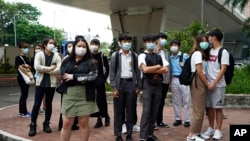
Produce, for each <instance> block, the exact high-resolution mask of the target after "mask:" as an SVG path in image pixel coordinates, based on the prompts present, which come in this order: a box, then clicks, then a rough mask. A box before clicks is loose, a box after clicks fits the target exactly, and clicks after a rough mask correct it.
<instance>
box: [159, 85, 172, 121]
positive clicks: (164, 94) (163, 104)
mask: <svg viewBox="0 0 250 141" xmlns="http://www.w3.org/2000/svg"><path fill="white" fill-rule="evenodd" d="M161 86H162V91H161V94H162V95H161V96H162V97H161V101H160V106H159V111H158V114H157V119H156V121H157V124H160V123H162V122H163V110H164V106H165V99H166V97H167V92H168V87H169V84H164V83H162V84H161Z"/></svg>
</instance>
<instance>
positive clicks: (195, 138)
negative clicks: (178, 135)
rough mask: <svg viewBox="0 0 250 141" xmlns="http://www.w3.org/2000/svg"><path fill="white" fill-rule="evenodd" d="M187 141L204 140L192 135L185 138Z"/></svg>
mask: <svg viewBox="0 0 250 141" xmlns="http://www.w3.org/2000/svg"><path fill="white" fill-rule="evenodd" d="M187 141H205V140H204V139H202V138H200V137H198V136H197V135H193V136H192V137H189V136H187Z"/></svg>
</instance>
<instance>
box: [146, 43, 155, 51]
mask: <svg viewBox="0 0 250 141" xmlns="http://www.w3.org/2000/svg"><path fill="white" fill-rule="evenodd" d="M146 48H147V50H154V49H155V43H146Z"/></svg>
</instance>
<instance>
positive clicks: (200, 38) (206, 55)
mask: <svg viewBox="0 0 250 141" xmlns="http://www.w3.org/2000/svg"><path fill="white" fill-rule="evenodd" d="M203 38H205V39H206V40H207V42H208V37H207V36H206V35H198V36H197V37H196V38H195V44H196V45H195V46H194V47H193V48H192V50H191V51H190V56H191V55H192V54H193V53H194V52H195V51H200V52H201V54H202V59H204V60H205V61H207V60H208V59H209V52H210V48H209V47H208V48H207V49H206V50H203V49H201V47H200V43H201V42H203Z"/></svg>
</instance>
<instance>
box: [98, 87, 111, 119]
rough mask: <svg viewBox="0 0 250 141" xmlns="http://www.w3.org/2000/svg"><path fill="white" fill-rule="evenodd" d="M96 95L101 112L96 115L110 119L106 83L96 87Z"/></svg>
mask: <svg viewBox="0 0 250 141" xmlns="http://www.w3.org/2000/svg"><path fill="white" fill-rule="evenodd" d="M96 93H97V94H96V103H97V106H98V108H99V112H97V113H96V115H97V116H98V117H108V116H109V115H108V103H107V96H106V88H105V84H104V83H102V84H99V85H97V86H96Z"/></svg>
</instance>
